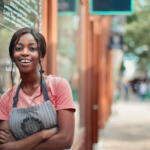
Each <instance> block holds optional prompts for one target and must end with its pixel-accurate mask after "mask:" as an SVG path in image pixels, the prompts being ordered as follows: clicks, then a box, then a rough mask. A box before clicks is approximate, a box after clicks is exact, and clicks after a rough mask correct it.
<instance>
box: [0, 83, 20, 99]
mask: <svg viewBox="0 0 150 150" xmlns="http://www.w3.org/2000/svg"><path fill="white" fill-rule="evenodd" d="M17 87H18V84H17V85H16V86H14V87H12V88H10V89H7V90H6V91H5V92H4V93H3V94H2V95H1V97H0V98H1V99H7V98H9V97H12V96H13V95H14V93H15V92H16V89H17Z"/></svg>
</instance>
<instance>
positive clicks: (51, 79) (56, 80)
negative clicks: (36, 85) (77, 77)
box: [44, 75, 68, 88]
mask: <svg viewBox="0 0 150 150" xmlns="http://www.w3.org/2000/svg"><path fill="white" fill-rule="evenodd" d="M44 78H45V80H46V84H47V86H50V87H54V88H57V87H58V86H61V85H64V84H68V81H67V80H66V79H65V78H62V77H59V76H56V75H48V76H44Z"/></svg>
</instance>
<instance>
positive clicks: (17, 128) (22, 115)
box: [9, 77, 58, 140]
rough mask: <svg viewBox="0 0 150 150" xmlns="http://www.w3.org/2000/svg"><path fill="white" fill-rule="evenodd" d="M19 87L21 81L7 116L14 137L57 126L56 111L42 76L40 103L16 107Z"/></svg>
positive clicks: (20, 137) (24, 136)
mask: <svg viewBox="0 0 150 150" xmlns="http://www.w3.org/2000/svg"><path fill="white" fill-rule="evenodd" d="M20 87H21V83H20V84H19V86H18V88H17V91H16V94H15V96H14V97H13V100H14V103H13V108H12V111H11V114H10V118H9V127H10V129H11V131H12V132H13V133H14V135H15V137H16V138H17V139H18V140H21V139H23V138H26V137H28V136H30V135H32V134H34V133H36V132H39V131H41V130H43V129H49V128H52V127H55V126H57V125H58V123H57V113H56V111H55V109H54V107H53V105H52V104H51V101H50V99H49V97H48V93H47V88H46V83H45V79H44V77H42V89H43V94H44V99H45V102H44V103H42V104H39V105H35V106H29V107H26V108H17V102H18V94H19V90H20Z"/></svg>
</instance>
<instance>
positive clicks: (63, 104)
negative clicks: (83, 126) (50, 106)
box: [56, 78, 75, 111]
mask: <svg viewBox="0 0 150 150" xmlns="http://www.w3.org/2000/svg"><path fill="white" fill-rule="evenodd" d="M61 109H73V110H74V111H75V106H74V102H73V98H72V92H71V88H70V85H69V83H68V81H67V80H66V79H64V78H62V79H61V80H60V81H59V83H58V85H57V88H56V110H61Z"/></svg>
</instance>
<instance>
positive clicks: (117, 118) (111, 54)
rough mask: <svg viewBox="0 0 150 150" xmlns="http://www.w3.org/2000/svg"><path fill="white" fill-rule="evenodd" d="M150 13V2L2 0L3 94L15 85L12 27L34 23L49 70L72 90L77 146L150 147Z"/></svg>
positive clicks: (104, 149)
mask: <svg viewBox="0 0 150 150" xmlns="http://www.w3.org/2000/svg"><path fill="white" fill-rule="evenodd" d="M149 16H150V1H149V0H134V2H133V0H0V94H3V93H4V92H5V91H6V90H7V89H9V88H11V87H12V85H11V78H10V71H11V66H12V62H11V60H10V59H9V53H8V48H9V42H10V39H11V37H12V35H13V33H14V32H15V31H16V30H18V29H20V28H23V27H31V28H35V29H36V30H38V31H39V32H41V33H42V34H43V35H44V37H45V39H46V41H47V54H46V57H45V59H44V61H43V68H44V69H45V74H46V75H48V74H54V75H57V76H61V77H64V78H66V79H67V80H68V82H69V83H70V86H71V89H72V95H73V100H74V103H75V107H76V113H75V116H76V122H75V126H76V128H75V137H74V143H73V146H72V150H150V144H149V139H150V134H149V131H150V117H149V116H150V59H149V57H150V49H149V48H150V17H149ZM13 78H14V83H15V84H16V83H18V82H19V80H20V77H19V73H18V69H17V68H16V67H15V68H14V69H13Z"/></svg>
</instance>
